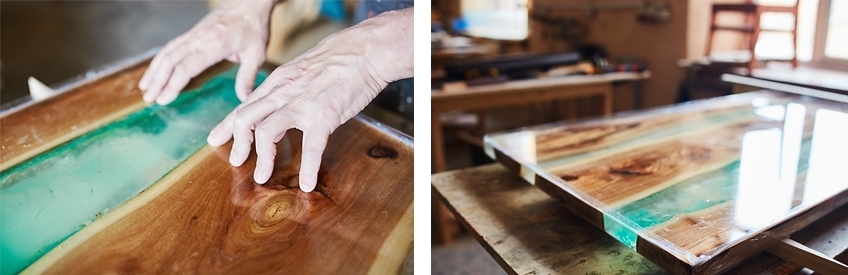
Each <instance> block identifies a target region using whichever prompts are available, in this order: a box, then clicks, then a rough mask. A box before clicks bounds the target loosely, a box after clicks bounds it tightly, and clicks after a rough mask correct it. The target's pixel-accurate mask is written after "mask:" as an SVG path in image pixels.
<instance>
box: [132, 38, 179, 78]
mask: <svg viewBox="0 0 848 275" xmlns="http://www.w3.org/2000/svg"><path fill="white" fill-rule="evenodd" d="M188 37H189V35H188V33H185V34H182V35H180V36H177V38H174V40H171V41H170V42H168V43H167V44H165V46H164V47H162V48H161V49H159V52H158V53H157V54H156V56H154V57H153V60H151V61H150V65H149V66H147V70H145V71H144V75H143V76H142V77H141V80H140V81H139V82H138V88H139V89H141V90H142V91H146V90H147V88H149V87H150V80H151V79H152V78H153V75H154V74H155V72H156V69H157V68H158V67H159V64H161V63H162V56H164V55H166V54H167V53H169V52H171V51H173V50H174V49H175V48H177V47H180V46H183V44H185V42H186V41H187V40H188Z"/></svg>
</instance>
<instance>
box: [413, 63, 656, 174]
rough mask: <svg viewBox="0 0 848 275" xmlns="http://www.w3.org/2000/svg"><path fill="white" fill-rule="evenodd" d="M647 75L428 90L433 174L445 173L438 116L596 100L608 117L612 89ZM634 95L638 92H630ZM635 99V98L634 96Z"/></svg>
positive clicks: (538, 80)
mask: <svg viewBox="0 0 848 275" xmlns="http://www.w3.org/2000/svg"><path fill="white" fill-rule="evenodd" d="M650 76H651V73H650V72H648V71H646V72H641V73H633V72H625V73H609V74H597V75H580V76H559V77H548V78H540V79H529V80H517V81H509V82H506V83H500V84H491V85H484V86H474V87H469V88H466V89H462V90H459V91H443V90H432V91H431V93H430V104H431V105H430V108H431V116H432V120H431V123H432V126H431V127H432V128H431V133H430V137H431V140H430V142H431V143H432V147H431V150H432V151H433V152H432V162H433V172H442V171H445V170H446V169H447V167H446V163H445V148H444V137H443V136H442V133H443V132H442V124H441V114H442V113H444V112H446V111H451V110H485V109H489V108H494V107H501V106H520V105H526V104H531V103H541V102H551V101H556V100H566V99H575V98H585V97H594V96H600V97H602V98H603V100H602V104H601V105H602V106H601V108H600V109H601V110H603V111H602V112H603V114H604V115H610V114H612V100H613V99H612V90H613V89H612V85H613V83H618V82H636V81H641V80H644V79H647V78H649V77H650ZM634 91H636V92H637V93H638V91H639V90H638V88H637V89H634ZM635 96H636V97H635V98H639V95H635Z"/></svg>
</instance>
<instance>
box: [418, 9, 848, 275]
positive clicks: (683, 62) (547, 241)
mask: <svg viewBox="0 0 848 275" xmlns="http://www.w3.org/2000/svg"><path fill="white" fill-rule="evenodd" d="M431 3H432V9H431V14H430V17H431V22H430V24H431V40H430V43H431V45H430V47H431V57H432V60H431V111H432V120H431V123H432V129H433V130H432V132H431V144H432V146H431V167H430V169H431V172H432V173H433V175H432V186H433V189H432V194H431V199H432V201H431V211H432V216H431V221H432V225H431V227H430V228H431V230H432V231H431V238H432V244H431V245H432V272H433V273H434V274H663V273H671V274H716V273H727V274H845V273H846V272H848V269H846V265H845V264H846V263H848V251H846V250H848V233H846V232H848V231H846V230H848V219H846V217H848V215H846V213H848V205H845V204H846V203H845V202H846V199H845V198H846V194H848V193H846V190H848V189H846V188H848V179H846V178H845V177H844V176H842V175H840V172H839V171H840V170H844V167H845V165H844V164H836V163H843V162H842V161H841V160H839V158H841V157H840V156H841V154H844V153H846V152H848V149H846V148H848V145H846V144H845V141H846V140H848V128H846V127H848V126H846V125H848V105H846V103H848V101H846V99H848V3H846V1H839V0H709V1H701V0H698V1H669V0H608V1H605V0H586V1H555V0H497V1H486V0H460V1H446V0H433V1H431ZM826 132H828V133H826ZM826 139H832V140H833V142H830V141H824V140H826ZM816 148H817V149H816ZM825 151H830V152H834V154H830V153H824V152H825ZM836 152H841V153H836ZM825 155H830V157H826V156H825ZM825 190H827V191H825Z"/></svg>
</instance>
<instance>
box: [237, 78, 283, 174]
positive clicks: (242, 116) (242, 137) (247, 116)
mask: <svg viewBox="0 0 848 275" xmlns="http://www.w3.org/2000/svg"><path fill="white" fill-rule="evenodd" d="M279 97H280V96H278V95H276V94H273V93H271V94H268V95H266V96H264V97H262V98H261V99H258V100H256V101H254V102H252V103H250V104H247V105H245V106H244V107H242V108H239V109H238V110H236V113H235V117H233V149H232V152H231V153H230V164H232V165H233V166H241V165H242V164H243V163H244V161H245V160H247V156H248V155H249V154H250V144H252V143H253V137H254V136H253V132H252V131H251V130H252V129H253V128H254V126H255V125H256V124H258V123H259V122H261V121H263V120H265V118H267V117H268V115H270V114H271V113H273V112H274V111H276V110H277V109H280V108H282V107H283V103H282V102H281V101H280V100H279V99H278V98H279Z"/></svg>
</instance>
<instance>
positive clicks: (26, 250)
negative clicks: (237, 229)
mask: <svg viewBox="0 0 848 275" xmlns="http://www.w3.org/2000/svg"><path fill="white" fill-rule="evenodd" d="M235 72H236V71H235V69H232V70H230V71H228V72H225V73H223V74H221V75H219V76H216V77H215V78H213V79H212V80H210V81H209V82H208V83H206V84H205V85H204V86H203V87H202V88H200V89H199V90H194V91H190V92H184V93H183V94H181V95H180V97H179V98H177V99H176V100H175V101H174V102H173V103H171V104H170V105H168V106H158V105H154V106H149V107H146V108H144V109H142V110H140V111H138V112H136V113H133V114H131V115H129V116H127V117H126V118H123V119H121V120H118V121H115V122H112V123H110V124H108V125H106V126H103V127H101V128H99V129H96V130H93V131H91V132H89V133H87V134H85V135H82V136H80V137H77V138H76V139H73V140H71V141H69V142H67V143H65V144H62V145H60V146H58V147H56V148H53V149H51V150H49V151H47V152H44V153H42V154H40V155H38V156H36V157H34V158H32V159H29V160H27V161H25V162H23V163H20V164H18V165H16V166H14V167H12V168H10V169H8V170H6V171H2V172H0V274H14V273H18V272H20V271H22V270H23V269H24V268H26V267H27V266H29V265H30V264H32V263H33V262H35V261H36V260H38V259H39V258H40V257H41V256H43V255H44V254H45V253H47V252H48V251H50V250H51V249H53V248H54V247H55V246H57V245H58V244H59V243H61V242H62V241H64V240H65V239H67V238H68V237H70V236H71V235H73V234H74V233H76V232H77V231H79V230H80V229H82V228H83V227H84V226H86V225H87V224H89V223H91V222H92V221H94V220H95V219H96V218H97V217H99V216H100V215H102V214H104V213H106V212H108V211H109V210H111V209H114V208H115V207H117V206H119V205H120V204H122V203H124V202H125V201H127V200H129V199H130V198H132V197H134V196H135V195H137V194H139V193H141V192H142V191H144V190H145V189H147V188H148V187H150V186H151V185H152V184H153V183H155V182H157V181H158V180H159V179H161V178H162V177H164V176H165V175H166V174H168V173H169V172H170V171H171V170H173V169H174V168H175V167H177V166H178V165H179V164H180V163H182V162H183V161H185V160H186V159H188V157H190V156H191V155H193V154H194V153H195V152H197V150H199V149H200V148H202V147H203V146H204V145H205V144H206V136H207V134H208V133H209V131H210V130H211V129H212V127H214V126H215V125H216V124H217V123H218V122H220V121H221V120H222V119H223V118H224V117H225V116H226V115H227V114H228V113H229V112H230V111H231V110H232V109H234V108H235V107H236V106H237V105H238V104H239V100H238V99H237V98H236V95H235V91H234V86H235ZM266 76H267V74H265V73H260V75H259V76H258V77H257V82H258V83H261V82H262V81H263V80H264V79H265V77H266ZM140 97H141V96H139V98H140Z"/></svg>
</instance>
